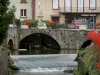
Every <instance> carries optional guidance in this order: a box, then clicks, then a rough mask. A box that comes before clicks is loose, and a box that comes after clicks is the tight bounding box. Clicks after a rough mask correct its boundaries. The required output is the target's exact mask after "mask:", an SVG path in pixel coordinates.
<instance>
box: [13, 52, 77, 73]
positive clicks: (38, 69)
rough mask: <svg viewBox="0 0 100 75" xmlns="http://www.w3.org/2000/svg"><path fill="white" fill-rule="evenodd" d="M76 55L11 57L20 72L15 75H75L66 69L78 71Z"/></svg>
mask: <svg viewBox="0 0 100 75" xmlns="http://www.w3.org/2000/svg"><path fill="white" fill-rule="evenodd" d="M76 56H77V55H76V54H51V55H19V56H16V55H14V56H11V57H12V59H13V60H14V62H15V65H16V66H17V67H19V68H20V71H19V72H18V73H17V74H15V75H73V73H64V72H63V71H64V70H66V69H68V70H69V69H72V70H74V69H76V68H77V62H75V61H74V60H75V58H76Z"/></svg>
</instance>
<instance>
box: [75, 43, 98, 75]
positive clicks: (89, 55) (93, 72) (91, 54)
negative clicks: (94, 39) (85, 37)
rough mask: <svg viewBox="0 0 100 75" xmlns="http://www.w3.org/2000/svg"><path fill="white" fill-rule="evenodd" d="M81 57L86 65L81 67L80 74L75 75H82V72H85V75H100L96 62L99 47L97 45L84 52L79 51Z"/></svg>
mask: <svg viewBox="0 0 100 75" xmlns="http://www.w3.org/2000/svg"><path fill="white" fill-rule="evenodd" d="M84 52H85V53H84ZM79 56H80V57H81V58H82V60H83V62H84V63H81V65H79V70H78V71H77V72H78V73H76V74H75V75H82V74H83V73H82V70H83V71H84V74H83V75H87V73H88V74H89V75H100V70H99V69H97V67H96V62H97V60H98V47H97V46H96V45H94V44H93V45H92V46H90V47H88V48H86V49H84V50H83V49H81V50H80V51H79ZM82 64H83V65H82Z"/></svg>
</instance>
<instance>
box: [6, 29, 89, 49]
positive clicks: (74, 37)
mask: <svg viewBox="0 0 100 75" xmlns="http://www.w3.org/2000/svg"><path fill="white" fill-rule="evenodd" d="M88 31H89V30H79V29H14V28H9V30H8V38H7V43H9V41H11V40H12V43H13V46H14V48H15V49H18V48H19V43H20V41H21V40H22V39H24V38H25V37H27V36H29V35H31V34H35V33H42V34H46V35H48V36H50V37H52V39H54V40H55V41H56V42H57V43H58V44H59V46H60V48H61V49H78V48H79V47H80V46H81V45H82V44H83V43H84V42H85V41H86V40H87V38H86V34H87V32H88Z"/></svg>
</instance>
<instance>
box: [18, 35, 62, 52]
mask: <svg viewBox="0 0 100 75" xmlns="http://www.w3.org/2000/svg"><path fill="white" fill-rule="evenodd" d="M36 36H37V37H36ZM32 39H34V40H37V39H38V40H39V39H40V44H41V45H42V46H46V47H47V48H52V49H58V50H60V49H61V47H60V45H59V43H58V42H57V41H56V40H55V39H54V38H53V37H52V36H50V35H48V34H44V33H33V34H30V35H28V36H26V37H24V38H23V39H22V40H20V42H19V43H20V47H19V48H21V44H23V45H24V43H26V42H27V43H28V44H29V43H34V42H35V41H34V40H32ZM51 41H52V42H51ZM51 44H54V46H52V45H51ZM32 45H33V44H32ZM32 45H31V46H32ZM34 45H35V44H34ZM24 47H25V46H24ZM59 53H60V52H59Z"/></svg>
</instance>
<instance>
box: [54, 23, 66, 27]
mask: <svg viewBox="0 0 100 75" xmlns="http://www.w3.org/2000/svg"><path fill="white" fill-rule="evenodd" d="M56 27H57V28H66V25H65V24H56Z"/></svg>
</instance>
